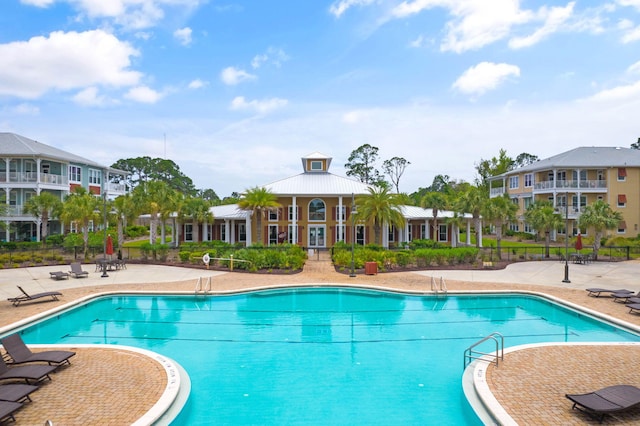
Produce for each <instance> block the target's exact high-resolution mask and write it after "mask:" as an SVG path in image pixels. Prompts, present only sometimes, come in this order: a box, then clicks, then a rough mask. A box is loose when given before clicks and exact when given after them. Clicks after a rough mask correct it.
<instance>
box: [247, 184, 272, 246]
mask: <svg viewBox="0 0 640 426" xmlns="http://www.w3.org/2000/svg"><path fill="white" fill-rule="evenodd" d="M238 207H240V208H241V209H243V210H251V212H252V213H253V215H254V216H255V218H256V225H257V238H258V243H262V218H263V217H264V215H265V214H266V213H267V212H268V211H270V210H273V209H276V208H278V207H281V205H280V203H278V197H277V196H276V195H275V194H273V193H272V192H271V191H270V190H268V189H266V188H263V187H259V186H256V187H254V188H251V189H248V190H247V191H246V192H245V193H244V194H243V195H242V198H240V201H238Z"/></svg>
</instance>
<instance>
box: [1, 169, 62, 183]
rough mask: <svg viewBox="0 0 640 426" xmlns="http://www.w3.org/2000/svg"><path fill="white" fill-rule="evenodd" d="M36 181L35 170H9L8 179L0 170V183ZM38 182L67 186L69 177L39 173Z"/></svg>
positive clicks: (36, 174)
mask: <svg viewBox="0 0 640 426" xmlns="http://www.w3.org/2000/svg"><path fill="white" fill-rule="evenodd" d="M37 182H38V173H36V172H9V180H8V181H7V174H6V173H4V172H0V183H14V184H25V183H26V184H34V185H35V184H36V183H37ZM40 183H41V184H45V185H55V186H68V185H69V179H68V178H67V177H66V176H62V175H53V174H50V173H40Z"/></svg>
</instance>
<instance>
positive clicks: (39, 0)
mask: <svg viewBox="0 0 640 426" xmlns="http://www.w3.org/2000/svg"><path fill="white" fill-rule="evenodd" d="M55 1H56V0H20V3H22V4H26V5H29V6H36V7H49V6H51V5H52V4H53V3H55Z"/></svg>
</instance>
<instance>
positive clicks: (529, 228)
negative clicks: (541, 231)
mask: <svg viewBox="0 0 640 426" xmlns="http://www.w3.org/2000/svg"><path fill="white" fill-rule="evenodd" d="M524 232H528V233H529V234H535V232H536V230H535V229H533V226H531V225H529V224H528V223H525V224H524Z"/></svg>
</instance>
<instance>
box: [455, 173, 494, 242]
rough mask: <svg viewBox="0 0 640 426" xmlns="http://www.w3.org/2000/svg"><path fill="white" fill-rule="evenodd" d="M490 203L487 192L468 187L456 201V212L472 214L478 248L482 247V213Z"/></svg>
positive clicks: (475, 187)
mask: <svg viewBox="0 0 640 426" xmlns="http://www.w3.org/2000/svg"><path fill="white" fill-rule="evenodd" d="M488 201H489V197H488V194H487V192H486V191H483V190H482V189H481V188H478V187H477V186H471V185H470V186H468V187H467V189H466V190H465V191H463V192H462V193H460V194H459V196H458V197H457V199H456V202H455V203H454V205H455V210H456V211H458V212H459V213H471V215H472V216H473V227H474V230H475V232H476V247H478V248H479V247H482V218H481V212H482V209H483V208H484V205H485V204H486V203H487V202H488Z"/></svg>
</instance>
